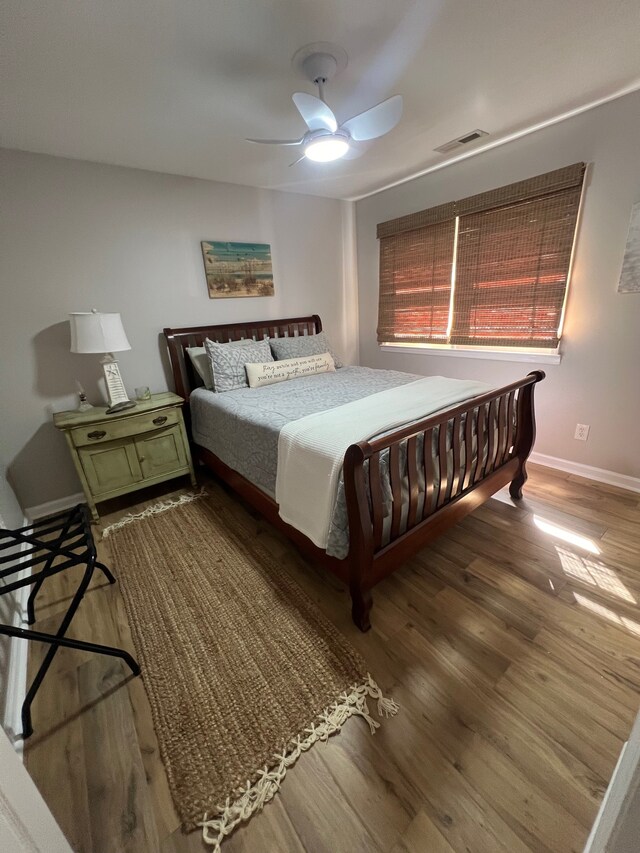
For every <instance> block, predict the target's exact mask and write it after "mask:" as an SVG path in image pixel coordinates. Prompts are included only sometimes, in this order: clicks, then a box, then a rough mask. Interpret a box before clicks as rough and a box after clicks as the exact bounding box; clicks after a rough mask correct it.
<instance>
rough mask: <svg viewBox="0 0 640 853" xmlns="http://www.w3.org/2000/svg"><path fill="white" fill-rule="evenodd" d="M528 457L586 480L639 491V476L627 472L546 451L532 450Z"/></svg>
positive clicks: (539, 463) (540, 463)
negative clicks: (607, 468) (622, 472)
mask: <svg viewBox="0 0 640 853" xmlns="http://www.w3.org/2000/svg"><path fill="white" fill-rule="evenodd" d="M529 459H531V461H532V462H536V463H537V464H538V465H545V466H546V467H547V468H556V469H557V470H558V471H566V472H567V473H568V474H576V475H577V476H578V477H585V478H586V479H587V480H595V481H596V482H598V483H606V484H607V485H608V486H618V488H620V489H627V490H628V491H630V492H640V477H630V476H629V475H628V474H618V472H617V471H607V470H606V469H605V468H594V467H593V466H592V465H583V464H582V462H572V461H571V460H570V459H560V458H558V457H557V456H547V454H546V453H535V452H534V453H532V454H531V456H530V457H529Z"/></svg>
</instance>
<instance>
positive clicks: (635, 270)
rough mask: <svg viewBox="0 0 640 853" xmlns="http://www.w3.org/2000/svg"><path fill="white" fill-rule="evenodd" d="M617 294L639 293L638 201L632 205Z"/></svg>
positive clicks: (639, 241)
mask: <svg viewBox="0 0 640 853" xmlns="http://www.w3.org/2000/svg"><path fill="white" fill-rule="evenodd" d="M618 293H640V201H638V202H636V203H635V204H634V205H633V208H632V210H631V222H630V223H629V236H628V237H627V248H626V249H625V252H624V260H623V261H622V272H621V273H620V283H619V284H618Z"/></svg>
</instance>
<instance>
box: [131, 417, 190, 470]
mask: <svg viewBox="0 0 640 853" xmlns="http://www.w3.org/2000/svg"><path fill="white" fill-rule="evenodd" d="M136 450H137V452H138V460H139V462H140V467H141V469H142V474H143V476H144V478H145V480H146V479H147V478H150V477H158V476H160V475H161V474H170V473H171V471H179V470H180V469H181V468H186V467H187V465H188V462H187V455H186V453H185V449H184V444H183V443H182V435H181V433H180V430H179V429H169V430H166V431H164V432H160V433H149V434H148V435H142V436H139V437H138V438H136Z"/></svg>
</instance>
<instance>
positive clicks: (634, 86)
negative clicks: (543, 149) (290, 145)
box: [348, 80, 640, 201]
mask: <svg viewBox="0 0 640 853" xmlns="http://www.w3.org/2000/svg"><path fill="white" fill-rule="evenodd" d="M638 89H640V80H634V82H633V83H630V84H629V85H628V86H625V87H624V88H622V89H618V91H617V92H613V93H612V94H611V95H605V97H604V98H598V99H597V100H596V101H590V102H589V103H588V104H583V105H582V106H580V107H575V108H574V109H572V110H567V111H566V112H564V113H560V115H556V116H553V117H552V118H549V119H546V120H545V121H540V122H538V123H537V124H532V125H529V126H528V127H525V128H523V129H522V130H518V131H516V132H515V133H510V134H508V135H507V136H503V137H501V138H500V139H495V140H491V142H488V143H487V144H486V145H481V146H479V147H478V148H473V149H472V150H471V151H465V152H464V153H463V154H458V156H457V157H450V158H449V159H448V160H443V161H442V162H440V163H436V164H435V165H434V166H428V167H427V168H426V169H421V170H419V171H418V172H412V173H411V174H410V175H406V176H405V177H404V178H399V179H398V180H397V181H392V182H391V183H388V184H384V185H383V186H381V187H378V188H377V189H375V190H370V191H369V192H366V193H363V194H362V195H358V196H353V197H352V198H350V199H348V201H361V200H362V199H363V198H369V196H372V195H377V194H378V193H383V192H385V190H390V189H393V187H399V186H400V185H401V184H406V183H408V182H409V181H413V180H415V179H416V178H422V177H423V176H424V175H429V174H431V172H438V171H439V170H440V169H446V167H447V166H453V164H454V163H460V162H461V161H462V160H468V159H469V157H475V156H476V155H477V154H484V152H485V151H491V149H492V148H499V147H500V146H501V145H507V144H508V143H509V142H513V141H514V140H516V139H520V138H522V137H523V136H529V134H531V133H536V132H537V131H538V130H543V129H544V128H545V127H551V126H552V125H554V124H559V123H560V122H562V121H566V120H567V119H569V118H573V117H574V116H577V115H580V113H586V112H588V111H589V110H593V109H595V108H596V107H600V106H602V104H608V103H609V101H617V100H618V98H624V96H625V95H630V94H631V93H632V92H636V91H637V90H638Z"/></svg>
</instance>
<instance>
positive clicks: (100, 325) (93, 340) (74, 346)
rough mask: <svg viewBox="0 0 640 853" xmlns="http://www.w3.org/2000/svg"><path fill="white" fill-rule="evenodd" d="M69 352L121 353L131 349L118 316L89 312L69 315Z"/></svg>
mask: <svg viewBox="0 0 640 853" xmlns="http://www.w3.org/2000/svg"><path fill="white" fill-rule="evenodd" d="M69 317H70V318H71V352H102V353H104V352H122V351H123V350H126V349H131V344H130V343H129V341H128V340H127V336H126V334H125V331H124V328H123V326H122V320H121V319H120V315H119V314H100V313H98V312H97V311H91V312H89V313H84V314H69Z"/></svg>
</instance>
